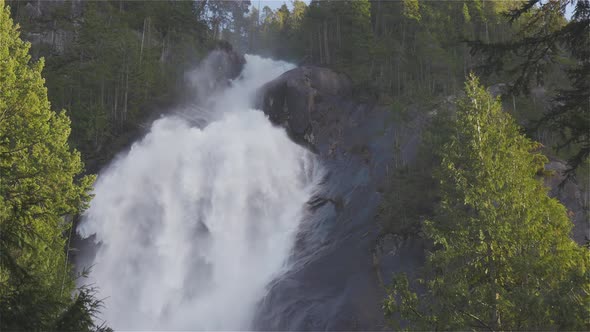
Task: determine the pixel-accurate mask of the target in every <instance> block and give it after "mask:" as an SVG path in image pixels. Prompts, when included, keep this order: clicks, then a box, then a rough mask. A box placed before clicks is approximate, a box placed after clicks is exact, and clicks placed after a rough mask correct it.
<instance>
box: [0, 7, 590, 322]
mask: <svg viewBox="0 0 590 332" xmlns="http://www.w3.org/2000/svg"><path fill="white" fill-rule="evenodd" d="M0 6H1V7H2V12H0V18H1V20H0V27H1V30H0V60H1V61H0V83H1V85H0V86H1V87H2V88H1V89H0V112H1V113H0V155H1V156H2V159H1V160H0V171H1V172H2V173H1V175H2V177H1V178H0V222H1V224H0V226H1V227H2V236H1V238H0V245H1V249H2V250H1V254H2V256H1V267H2V271H1V272H0V300H1V302H2V303H1V306H0V307H1V308H2V312H1V314H2V320H1V322H0V324H1V325H0V327H1V328H2V329H3V330H4V329H7V330H108V328H107V327H106V325H100V324H98V325H97V323H96V322H99V320H96V321H95V320H93V318H95V317H99V311H100V305H101V301H99V300H97V299H95V298H94V295H93V294H94V292H93V290H92V289H90V288H81V289H76V287H75V286H74V285H75V278H77V277H78V276H76V275H75V273H74V272H73V271H74V269H73V268H72V266H71V264H70V263H69V262H70V244H71V243H70V239H71V234H72V229H73V228H74V226H73V225H74V224H75V219H76V215H78V214H79V213H80V212H82V211H83V210H84V209H85V208H86V207H87V204H88V202H89V200H90V198H91V197H90V195H89V190H90V188H91V184H92V180H93V177H92V176H88V177H83V174H91V173H97V172H98V171H99V170H100V168H101V167H103V166H105V165H106V164H108V163H109V162H110V161H111V160H112V159H113V158H114V156H115V155H116V154H117V153H119V152H121V151H122V150H124V149H125V148H126V147H127V146H128V145H129V144H131V143H132V142H133V140H135V139H136V138H138V137H140V136H141V135H142V134H143V133H144V129H145V128H146V127H147V125H148V124H149V123H150V122H151V121H152V120H153V119H154V118H156V117H157V116H158V115H159V114H160V113H161V112H165V111H166V110H167V109H170V108H172V107H173V106H175V105H178V104H182V103H183V102H186V101H187V99H189V98H188V96H194V95H199V94H207V93H208V91H209V90H207V91H205V90H203V91H199V90H196V89H195V85H194V84H191V82H190V81H188V80H187V75H186V73H187V72H190V70H191V69H192V68H194V67H195V66H196V64H198V63H199V62H200V61H201V60H203V59H204V58H205V56H206V55H207V54H209V53H210V52H211V51H213V50H216V52H218V53H217V54H218V55H219V57H215V58H216V59H218V61H219V63H218V65H219V66H218V68H220V70H219V71H218V72H217V76H216V79H215V82H212V83H211V86H216V85H218V84H230V83H229V82H230V80H231V79H234V78H235V77H236V76H237V75H238V74H239V73H240V70H241V68H242V65H243V63H244V59H243V57H242V56H241V55H240V54H238V52H241V53H256V54H262V55H265V56H269V57H274V58H278V59H285V60H288V61H291V62H292V63H296V64H298V65H299V67H298V68H296V69H294V70H292V71H289V72H287V73H285V74H283V75H282V76H281V77H279V78H277V79H276V80H274V81H272V82H269V83H268V84H266V85H265V86H263V87H261V89H260V90H259V93H258V95H257V105H258V107H259V108H260V109H262V110H263V111H264V112H265V113H266V114H267V115H268V117H269V119H270V120H271V121H272V122H273V123H274V124H276V125H278V126H283V127H284V128H285V129H286V131H287V132H288V134H289V135H290V137H291V138H292V139H293V140H294V141H295V142H297V143H299V144H301V145H304V146H306V147H307V148H309V149H310V150H312V151H314V152H315V153H316V154H317V155H318V157H319V158H320V159H321V160H322V162H323V163H324V164H325V166H326V169H327V176H326V179H325V181H324V189H323V191H322V192H321V193H319V194H318V195H317V196H316V197H314V198H313V199H312V200H311V201H310V202H308V204H307V208H308V209H309V210H310V211H311V213H312V214H313V216H314V219H313V220H315V221H317V222H316V223H314V224H311V223H305V221H304V223H303V224H302V226H301V227H302V228H301V233H300V235H299V237H298V242H297V245H296V248H295V251H294V253H293V260H294V261H297V262H299V265H296V266H294V268H293V269H292V270H290V271H288V272H287V273H286V275H285V276H283V277H282V278H279V279H277V280H275V282H273V283H272V284H271V285H270V286H269V293H268V295H267V296H266V297H265V298H264V300H263V301H262V302H261V303H260V306H259V308H258V311H257V314H256V317H255V326H256V327H258V328H260V329H275V330H283V329H295V330H306V329H310V330H312V329H313V330H317V329H329V330H343V329H346V330H355V329H356V330H378V329H389V328H394V329H397V328H400V327H409V328H412V329H422V330H428V329H475V330H502V329H548V328H554V329H570V330H577V329H586V330H587V329H588V327H589V326H590V321H588V318H587V317H589V316H590V312H589V311H588V310H589V309H588V308H590V268H589V264H590V262H589V259H588V257H589V256H588V243H589V241H590V219H589V214H588V213H589V208H590V204H589V188H590V183H589V181H590V171H589V168H588V167H589V165H590V164H589V162H588V153H589V151H590V105H589V104H588V100H590V99H588V93H589V91H590V87H589V86H588V84H589V82H590V78H589V77H590V38H588V36H590V31H589V29H590V2H589V1H587V0H564V1H549V2H543V1H539V0H531V1H527V2H510V1H480V0H472V1H467V0H466V1H422V0H402V1H386V0H359V1H310V2H304V1H299V0H295V1H293V2H292V3H290V4H289V5H287V4H285V5H283V6H281V7H280V8H278V9H276V10H273V9H271V8H269V7H264V8H257V7H256V4H255V3H251V1H244V0H241V1H214V0H196V1H146V2H141V1H120V0H111V1H100V2H84V1H77V0H73V1H68V0H53V1H38V0H37V1H14V0H6V1H4V0H0ZM566 13H569V14H567V15H566ZM13 21H14V22H15V23H18V24H19V25H20V27H19V28H17V27H16V26H15V25H14V24H13ZM23 41H29V42H30V43H31V45H30V47H29V45H28V44H27V43H25V42H23ZM232 45H233V46H232ZM234 50H236V51H237V52H236V51H234ZM41 59H43V60H41ZM470 73H475V74H477V75H479V76H480V78H476V77H475V76H474V74H470ZM470 75H471V76H470ZM465 81H467V84H465ZM485 86H488V87H489V89H487V90H486V89H485ZM496 97H499V98H500V100H497V99H495V98H496ZM482 105H485V106H482ZM22 106H26V107H22ZM62 110H65V113H64V112H62ZM70 130H71V135H70ZM482 133H483V134H482ZM482 135H483V136H482ZM482 137H483V138H482ZM535 141H538V142H540V143H541V144H537V143H535ZM73 148H75V149H77V150H78V151H79V152H77V151H76V150H74V149H73ZM84 164H85V165H86V167H85V168H84V166H83V165H84ZM543 184H545V186H544V185H543ZM550 197H554V198H557V199H558V200H559V202H558V201H557V200H554V199H551V198H550ZM562 204H563V205H565V207H564V206H562ZM572 239H573V240H575V242H574V241H572ZM64 248H65V250H64ZM392 273H393V274H394V277H393V278H392ZM424 290H428V291H427V292H424ZM72 294H73V296H70V295H72ZM107 324H108V322H107Z"/></svg>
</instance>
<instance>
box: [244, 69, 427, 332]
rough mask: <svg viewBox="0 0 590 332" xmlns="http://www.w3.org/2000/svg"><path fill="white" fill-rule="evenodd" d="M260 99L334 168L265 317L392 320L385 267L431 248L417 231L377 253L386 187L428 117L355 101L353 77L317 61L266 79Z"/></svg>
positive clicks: (295, 321)
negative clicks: (386, 254) (397, 116)
mask: <svg viewBox="0 0 590 332" xmlns="http://www.w3.org/2000/svg"><path fill="white" fill-rule="evenodd" d="M259 106H260V108H261V109H263V110H264V112H265V113H266V114H268V116H269V118H270V119H271V120H272V121H273V122H274V123H276V124H279V125H282V126H284V127H285V128H287V131H288V132H289V134H290V135H291V136H292V137H293V139H295V140H296V141H298V142H300V143H302V144H305V145H307V146H309V147H310V148H312V149H313V150H315V151H316V152H317V154H318V156H319V158H320V159H321V161H322V163H323V164H324V166H325V168H326V169H327V170H328V174H327V176H326V179H325V183H324V186H323V188H324V190H323V192H322V193H320V194H319V195H318V196H317V197H316V198H315V199H313V200H312V201H311V202H310V203H309V204H310V210H311V211H312V212H311V215H310V216H309V219H308V220H307V221H305V222H304V223H303V225H302V229H301V234H300V238H299V239H298V242H297V248H296V250H295V254H294V257H293V258H292V259H293V262H294V264H295V267H294V268H293V269H292V271H290V272H289V273H288V274H287V275H286V276H284V277H283V278H281V279H280V280H279V281H277V282H276V283H275V284H274V285H272V287H271V291H270V294H269V295H268V296H267V297H266V298H265V299H264V300H263V303H262V305H261V308H260V310H259V312H258V315H257V319H256V323H255V324H256V326H255V327H256V328H260V329H271V330H283V329H290V330H325V329H328V330H355V329H356V330H379V329H382V328H384V321H383V315H382V313H381V300H382V298H383V296H384V291H383V289H382V287H381V282H380V279H381V278H380V275H381V274H383V273H385V275H386V277H387V278H388V277H389V274H390V273H391V272H393V271H411V270H414V269H415V268H416V267H417V266H418V265H419V263H420V262H421V260H422V252H423V250H422V249H421V243H419V242H416V241H407V242H405V243H404V244H401V245H397V247H396V252H395V258H394V259H393V260H391V262H390V261H383V262H381V261H377V260H379V259H377V260H376V259H374V258H375V257H377V256H376V253H375V244H376V242H377V240H378V238H379V229H378V225H377V223H376V214H377V211H378V207H379V203H380V199H381V193H380V191H381V189H382V188H383V184H384V181H385V179H386V178H387V175H388V172H390V171H392V167H393V164H392V161H393V160H394V159H395V160H405V161H406V162H411V160H412V159H413V158H414V157H415V154H416V151H417V146H418V143H419V141H420V135H419V128H417V130H411V129H410V127H411V125H415V126H416V127H420V123H421V121H420V120H415V121H414V122H413V123H412V124H411V125H407V124H406V125H400V124H396V123H394V122H393V121H392V119H391V113H390V112H389V111H388V108H386V107H380V106H377V105H374V104H366V103H356V102H354V101H353V99H352V97H351V83H350V81H349V79H348V78H347V77H345V76H344V75H341V74H337V73H334V72H332V71H330V70H328V69H325V68H317V67H301V68H297V69H294V70H292V71H290V72H287V73H285V74H284V75H282V76H281V77H279V78H277V79H276V80H275V81H272V82H270V83H268V84H267V85H265V86H264V87H263V88H262V89H261V90H260V94H259ZM400 133H403V135H400ZM394 142H397V143H398V146H399V147H400V148H399V149H397V150H394V149H393V143H394ZM379 257H380V256H379ZM392 257H393V256H392ZM384 264H385V265H384ZM383 266H385V268H384V271H380V270H381V269H383ZM378 272H381V273H378Z"/></svg>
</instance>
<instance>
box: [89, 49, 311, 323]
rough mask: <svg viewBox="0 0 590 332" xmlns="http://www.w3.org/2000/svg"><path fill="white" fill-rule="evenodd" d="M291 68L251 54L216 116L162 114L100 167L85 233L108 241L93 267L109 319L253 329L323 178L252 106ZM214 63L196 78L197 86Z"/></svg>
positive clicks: (216, 98)
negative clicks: (197, 122)
mask: <svg viewBox="0 0 590 332" xmlns="http://www.w3.org/2000/svg"><path fill="white" fill-rule="evenodd" d="M203 66H205V67H206V66H207V64H206V62H205V63H204V65H203ZM290 68H291V66H290V65H288V64H286V63H282V62H274V61H271V60H265V59H261V58H259V57H254V56H247V63H246V65H245V68H244V70H243V73H242V76H241V77H240V79H238V80H236V81H235V82H233V85H232V87H230V88H227V89H225V90H223V91H219V92H216V93H211V95H212V96H213V97H212V99H211V100H210V101H209V102H208V103H206V105H207V108H208V109H209V110H210V112H209V113H208V114H207V115H206V116H205V117H206V118H208V119H214V120H209V121H210V122H209V123H208V124H207V125H206V126H204V127H202V128H197V127H195V126H192V125H191V123H189V122H188V121H187V120H186V119H185V118H186V116H185V117H173V116H171V117H167V118H163V119H160V120H158V121H156V122H155V123H154V124H153V125H152V128H151V130H150V132H149V133H148V134H147V135H146V136H145V138H143V139H142V140H141V141H139V142H137V143H135V144H134V145H133V147H132V148H131V150H130V151H129V153H127V154H126V155H124V156H122V157H120V158H118V160H116V161H115V162H114V163H113V164H112V165H111V166H110V167H109V168H108V169H107V170H105V171H104V172H102V173H101V174H100V176H99V178H98V181H97V183H96V185H95V190H94V194H95V197H94V199H93V200H92V202H91V206H90V208H89V209H88V210H87V211H86V213H85V216H84V219H83V222H82V223H81V225H80V227H79V228H78V232H79V233H80V234H81V235H82V237H89V236H91V235H95V238H94V239H95V241H96V243H98V244H99V247H98V251H97V254H96V257H95V258H94V261H93V262H86V263H87V264H88V265H90V264H93V268H92V272H91V275H90V282H94V283H95V285H96V286H98V287H99V291H100V293H99V297H103V298H106V300H105V308H104V309H103V310H102V316H103V318H104V319H105V320H106V321H107V323H108V325H109V326H111V327H113V328H114V329H117V330H158V329H159V330H240V329H248V328H250V325H249V324H250V323H251V319H252V315H253V312H254V310H255V307H256V303H257V301H259V300H260V299H261V298H262V297H263V296H264V295H265V287H266V285H267V284H268V283H269V282H270V281H272V279H273V278H275V277H277V276H278V275H280V273H281V272H282V271H284V269H286V268H287V266H286V261H287V257H288V256H289V254H290V251H291V250H292V247H293V243H294V238H295V235H296V232H297V229H298V225H299V222H300V220H301V218H302V215H303V214H304V212H305V211H304V206H305V202H306V201H307V200H308V199H309V197H310V195H311V194H312V191H313V190H314V188H316V186H317V182H318V180H319V178H320V173H321V171H320V167H318V165H316V163H315V159H314V157H313V155H312V154H310V153H309V152H307V151H306V150H304V149H303V148H301V147H299V146H297V145H296V144H294V143H292V142H291V141H290V140H289V138H288V137H287V135H286V133H285V131H284V130H283V129H281V128H277V127H274V126H273V125H271V123H270V122H269V121H268V119H267V118H266V117H265V116H264V114H263V113H262V112H260V111H254V110H251V109H250V107H251V102H252V100H251V99H252V96H253V93H254V92H255V90H256V88H258V87H259V86H260V85H261V84H263V83H265V82H267V81H269V80H270V79H272V78H274V77H276V76H278V75H279V74H280V73H282V72H283V71H285V70H287V69H290ZM207 70H210V68H209V69H208V68H200V69H199V70H197V71H196V72H195V73H192V74H191V76H192V78H193V81H194V82H195V83H197V85H199V84H201V83H207V82H206V80H207V79H208V74H207ZM201 91H202V90H201ZM192 112H194V115H195V116H196V117H199V116H200V117H203V114H200V112H201V113H202V112H204V111H203V110H202V109H201V108H196V107H195V109H194V110H192ZM184 113H185V115H187V114H186V113H187V111H186V110H185V111H184Z"/></svg>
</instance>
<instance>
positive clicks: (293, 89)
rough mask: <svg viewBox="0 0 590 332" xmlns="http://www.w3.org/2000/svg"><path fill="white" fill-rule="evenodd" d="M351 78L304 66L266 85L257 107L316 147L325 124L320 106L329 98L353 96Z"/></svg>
mask: <svg viewBox="0 0 590 332" xmlns="http://www.w3.org/2000/svg"><path fill="white" fill-rule="evenodd" d="M351 90H352V84H351V81H350V79H349V78H348V77H347V76H346V75H344V74H340V73H336V72H334V71H332V70H330V69H327V68H320V67H311V66H306V67H300V68H296V69H293V70H291V71H288V72H286V73H285V74H283V75H281V76H280V77H279V78H277V79H276V80H274V81H272V82H269V83H268V84H266V85H264V86H263V87H262V88H261V89H260V91H259V93H258V97H257V99H258V100H257V106H258V108H260V109H262V110H263V111H264V112H265V113H266V114H267V115H268V116H269V118H270V120H271V121H272V122H273V123H275V124H278V125H282V126H284V127H285V128H287V130H288V131H289V134H290V135H291V136H292V137H293V138H294V139H295V140H296V141H299V142H305V143H307V144H311V145H314V137H315V135H316V133H314V129H318V126H321V123H318V121H320V120H321V116H322V114H321V112H318V110H317V104H318V103H319V102H320V101H321V100H322V99H325V98H328V97H337V96H346V95H350V93H351Z"/></svg>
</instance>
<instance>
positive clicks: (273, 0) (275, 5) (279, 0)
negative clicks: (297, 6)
mask: <svg viewBox="0 0 590 332" xmlns="http://www.w3.org/2000/svg"><path fill="white" fill-rule="evenodd" d="M309 1H310V0H303V2H305V3H307V4H309ZM250 3H251V4H252V6H254V7H256V8H258V4H259V3H260V8H264V6H268V7H270V9H272V10H275V9H279V8H280V7H281V6H282V5H283V4H284V3H286V4H287V7H289V9H291V8H292V7H293V6H291V0H250Z"/></svg>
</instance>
